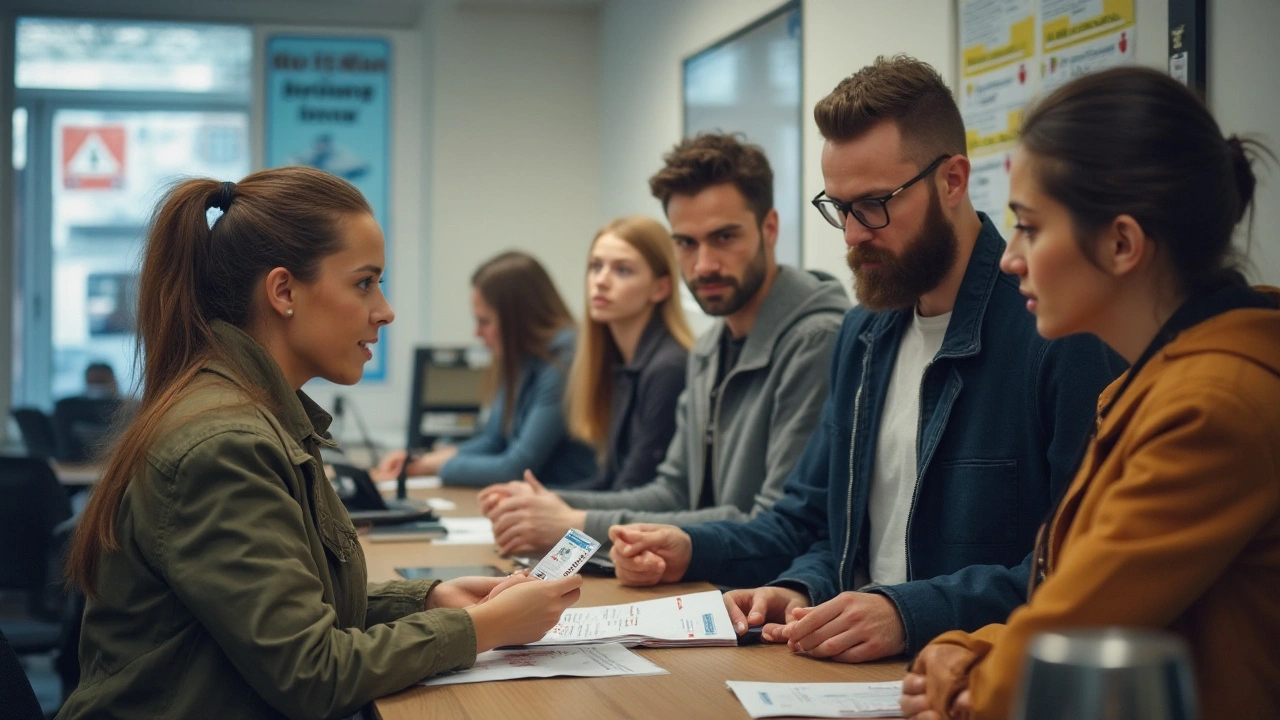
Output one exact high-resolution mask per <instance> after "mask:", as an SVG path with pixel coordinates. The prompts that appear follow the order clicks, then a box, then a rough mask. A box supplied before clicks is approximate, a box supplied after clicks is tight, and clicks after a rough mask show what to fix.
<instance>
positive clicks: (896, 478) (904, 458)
mask: <svg viewBox="0 0 1280 720" xmlns="http://www.w3.org/2000/svg"><path fill="white" fill-rule="evenodd" d="M950 322H951V313H945V314H943V315H938V316H936V317H921V316H920V313H919V312H918V311H917V312H916V314H915V320H914V321H913V322H912V323H911V326H910V327H908V328H907V329H906V330H905V331H904V332H903V334H902V342H901V343H900V344H899V345H898V359H897V361H896V362H894V365H893V375H892V376H891V377H890V378H889V394H888V395H887V396H886V397H885V400H884V409H883V410H882V411H881V415H880V437H879V439H878V440H877V441H876V462H875V470H874V471H873V472H872V475H871V494H870V498H869V500H868V503H867V513H868V515H870V520H871V532H870V544H869V547H868V548H867V559H868V563H869V566H870V567H868V571H869V572H870V581H871V582H873V583H876V584H877V585H897V584H899V583H904V582H906V581H907V518H908V516H909V515H910V513H911V498H912V496H913V495H915V492H916V483H917V482H918V480H919V478H918V477H917V475H916V455H917V452H916V451H917V449H918V448H919V446H920V439H919V437H917V435H918V432H919V429H920V389H921V381H922V380H923V379H924V370H925V367H927V366H928V365H929V363H931V362H933V358H934V356H935V355H937V354H938V349H939V348H941V347H942V339H943V337H944V336H945V335H946V334H947V324H948V323H950Z"/></svg>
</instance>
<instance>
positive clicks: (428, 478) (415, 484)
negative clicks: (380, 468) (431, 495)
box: [378, 475, 441, 492]
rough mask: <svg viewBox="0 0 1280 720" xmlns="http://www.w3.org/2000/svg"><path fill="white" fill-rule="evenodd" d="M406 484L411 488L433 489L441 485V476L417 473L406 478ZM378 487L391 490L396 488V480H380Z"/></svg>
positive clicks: (387, 490) (386, 490)
mask: <svg viewBox="0 0 1280 720" xmlns="http://www.w3.org/2000/svg"><path fill="white" fill-rule="evenodd" d="M404 486H405V487H406V488H408V489H409V490H433V489H435V488H438V487H440V486H441V485H440V478H438V477H436V476H435V475H415V476H411V477H407V478H405V479H404ZM378 489H379V490H381V491H382V492H391V491H393V490H395V489H396V481H395V480H379V481H378Z"/></svg>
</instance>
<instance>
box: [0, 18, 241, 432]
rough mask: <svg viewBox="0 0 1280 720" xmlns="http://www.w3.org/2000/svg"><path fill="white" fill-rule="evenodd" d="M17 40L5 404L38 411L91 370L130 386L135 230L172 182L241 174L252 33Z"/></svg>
mask: <svg viewBox="0 0 1280 720" xmlns="http://www.w3.org/2000/svg"><path fill="white" fill-rule="evenodd" d="M17 38H18V42H17V48H18V62H17V64H16V69H15V72H16V85H17V86H18V104H19V106H20V107H21V108H22V110H23V111H24V113H25V126H24V131H25V138H23V140H24V143H23V147H24V151H25V155H24V162H25V168H24V170H23V171H22V172H21V173H20V174H19V176H18V188H17V189H18V193H19V203H18V210H19V212H18V213H17V216H18V217H17V220H18V222H19V223H21V224H20V226H19V228H18V233H17V238H18V255H19V258H18V264H19V266H20V272H19V278H18V283H17V288H16V292H17V293H18V297H16V298H15V301H16V302H15V308H16V314H17V318H16V319H17V322H16V323H15V337H14V343H13V348H14V353H15V357H14V360H15V362H14V368H15V377H14V404H15V405H34V406H38V407H44V408H46V409H47V408H49V407H51V405H52V403H53V401H54V400H56V399H58V398H61V397H66V396H71V395H78V394H80V393H82V392H84V390H85V370H86V368H87V367H88V366H89V365H90V364H95V363H105V364H107V365H110V366H111V367H112V368H113V369H114V371H115V374H116V378H117V383H118V385H119V388H120V390H121V391H122V392H129V391H130V390H132V389H135V388H136V378H135V377H134V367H133V360H134V350H135V336H134V322H133V312H134V306H135V304H136V293H137V275H138V270H139V261H140V254H141V250H142V244H143V239H144V235H145V232H146V225H147V222H148V220H149V217H150V214H151V213H152V211H153V210H154V208H155V205H156V203H157V202H158V201H159V199H160V198H161V197H162V196H163V194H164V192H165V189H166V188H167V187H168V186H169V185H171V184H172V183H173V182H174V181H176V180H178V179H181V178H182V177H186V176H192V175H205V176H210V177H216V178H220V179H228V180H238V179H240V178H241V177H243V176H244V175H246V174H247V173H248V172H249V169H250V152H249V92H250V89H249V65H250V59H251V34H250V32H249V30H248V29H247V28H239V27H231V26H203V25H189V24H175V23H145V22H126V21H91V20H69V19H45V18H21V19H19V21H18V23H17ZM15 140H17V138H15ZM15 147H16V145H15ZM24 220H26V222H23V221H24Z"/></svg>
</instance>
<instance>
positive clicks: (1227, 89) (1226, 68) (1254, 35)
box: [1206, 0, 1280, 285]
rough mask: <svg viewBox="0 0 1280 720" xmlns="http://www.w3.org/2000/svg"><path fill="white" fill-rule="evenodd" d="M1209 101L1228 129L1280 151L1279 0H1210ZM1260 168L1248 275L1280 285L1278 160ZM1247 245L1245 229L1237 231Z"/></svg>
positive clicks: (1219, 121)
mask: <svg viewBox="0 0 1280 720" xmlns="http://www.w3.org/2000/svg"><path fill="white" fill-rule="evenodd" d="M1208 15H1209V17H1208V25H1209V38H1208V44H1209V49H1208V56H1209V57H1208V65H1209V72H1208V75H1209V77H1208V79H1207V88H1206V89H1207V92H1208V95H1209V107H1210V108H1211V109H1212V110H1213V114H1214V116H1215V117H1217V119H1218V124H1219V125H1221V126H1222V131H1223V132H1227V133H1232V132H1234V133H1240V134H1242V135H1252V136H1254V137H1256V138H1257V139H1259V140H1262V141H1263V142H1265V143H1266V144H1267V146H1268V147H1269V148H1270V149H1271V151H1272V152H1274V153H1276V155H1277V156H1280V82H1278V81H1277V80H1276V71H1277V68H1280V44H1278V43H1277V42H1276V33H1277V32H1280V2H1277V0H1209V6H1208ZM1268 165H1269V166H1270V167H1269V168H1267V167H1264V168H1257V167H1255V172H1257V173H1258V174H1259V184H1258V189H1257V192H1256V193H1255V195H1254V201H1255V203H1256V205H1255V215H1254V218H1253V220H1254V222H1253V227H1254V230H1253V242H1252V244H1251V248H1250V253H1249V256H1250V260H1251V268H1250V273H1249V274H1250V277H1251V279H1253V280H1255V281H1259V282H1264V283H1267V284H1270V285H1280V163H1277V162H1274V161H1268ZM1238 235H1239V237H1238V240H1237V242H1238V244H1239V245H1240V246H1241V247H1243V244H1244V238H1243V233H1239V234H1238Z"/></svg>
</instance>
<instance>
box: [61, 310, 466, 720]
mask: <svg viewBox="0 0 1280 720" xmlns="http://www.w3.org/2000/svg"><path fill="white" fill-rule="evenodd" d="M215 332H216V333H217V336H218V338H219V340H220V342H221V343H222V349H223V350H224V351H225V355H226V357H227V358H228V359H229V360H228V362H227V363H222V362H211V363H209V364H208V365H206V366H205V367H204V368H203V370H202V372H201V373H200V375H199V376H198V380H197V383H196V387H195V389H194V390H193V391H192V392H191V393H190V394H189V395H188V396H187V397H186V398H184V399H183V400H181V401H180V402H179V403H178V404H177V405H176V406H175V407H174V409H173V410H172V411H171V412H170V413H168V414H167V415H166V416H165V418H164V420H163V422H162V424H161V426H160V427H161V430H160V434H159V436H158V438H157V440H156V441H155V443H154V444H153V445H152V447H151V449H150V451H149V452H148V453H147V462H146V465H145V467H144V468H143V470H142V471H141V472H140V473H139V474H138V475H136V476H135V477H134V478H133V480H132V481H131V482H130V484H129V487H128V489H127V490H126V492H125V494H124V500H123V502H122V504H121V506H120V513H119V515H118V516H117V526H116V527H117V537H118V539H119V543H120V548H119V550H117V551H114V552H111V553H108V554H104V555H103V557H102V560H101V565H100V569H99V572H98V592H99V597H97V598H95V599H91V600H89V602H88V605H87V607H86V608H85V613H84V630H83V634H82V636H81V640H80V667H81V671H82V674H83V676H82V679H81V682H80V686H79V687H78V688H77V689H76V691H75V692H74V693H73V694H72V695H71V697H70V698H69V699H68V700H67V703H66V704H65V706H64V707H63V709H62V712H61V713H59V715H58V717H59V718H68V719H70V718H148V719H150V718H197V717H202V718H203V717H209V718H213V717H218V718H278V717H291V718H334V717H343V716H346V715H350V714H352V713H354V712H357V711H359V710H360V708H361V707H362V706H364V705H365V704H367V703H368V702H369V701H371V700H373V699H374V698H377V697H379V696H382V695H386V694H389V693H393V692H396V691H398V690H401V689H404V688H405V687H408V686H410V685H412V684H413V683H415V682H417V681H419V680H421V679H423V678H425V677H427V676H430V675H434V674H437V673H440V672H444V671H448V670H454V669H459V668H465V667H469V666H470V665H471V664H472V663H473V662H475V651H476V638H475V628H474V627H473V626H472V624H471V619H470V616H469V615H468V614H467V613H466V611H464V610H452V609H444V610H431V611H427V612H422V608H423V605H424V602H425V599H426V596H427V593H428V592H429V591H430V589H431V587H432V584H431V583H426V582H389V583H383V584H379V585H369V584H368V582H367V576H366V571H365V562H364V555H363V553H362V551H361V548H360V544H359V543H358V542H357V540H356V532H355V529H354V528H353V527H352V525H351V521H350V519H349V518H348V517H347V514H346V511H345V510H344V509H343V506H342V503H341V501H340V500H339V499H338V496H337V494H336V493H335V492H334V491H333V488H332V486H331V485H330V483H329V482H328V480H327V479H326V478H325V475H324V472H323V470H322V467H321V463H320V459H319V447H320V446H321V445H332V444H333V443H332V442H331V441H330V440H328V439H327V438H326V437H325V433H326V431H327V429H328V425H329V422H330V419H331V418H330V417H329V415H328V414H327V413H325V412H324V411H323V410H321V409H320V407H319V406H318V405H316V404H315V403H314V402H313V401H312V400H311V399H310V398H308V397H307V396H306V395H304V394H303V393H302V392H300V391H299V392H294V391H293V390H292V389H291V388H290V387H289V385H288V383H287V382H286V380H285V377H284V374H283V373H282V372H281V371H280V368H279V366H277V365H276V363H275V362H274V361H273V360H272V359H271V357H270V356H269V355H268V354H267V353H266V352H265V351H264V350H263V349H262V347H260V346H259V345H258V344H257V343H255V342H254V341H253V340H252V339H251V338H250V337H249V336H248V335H246V334H245V333H243V332H241V331H240V330H238V329H236V328H234V327H232V326H230V325H227V324H225V323H217V324H215ZM269 408H270V409H269Z"/></svg>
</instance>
